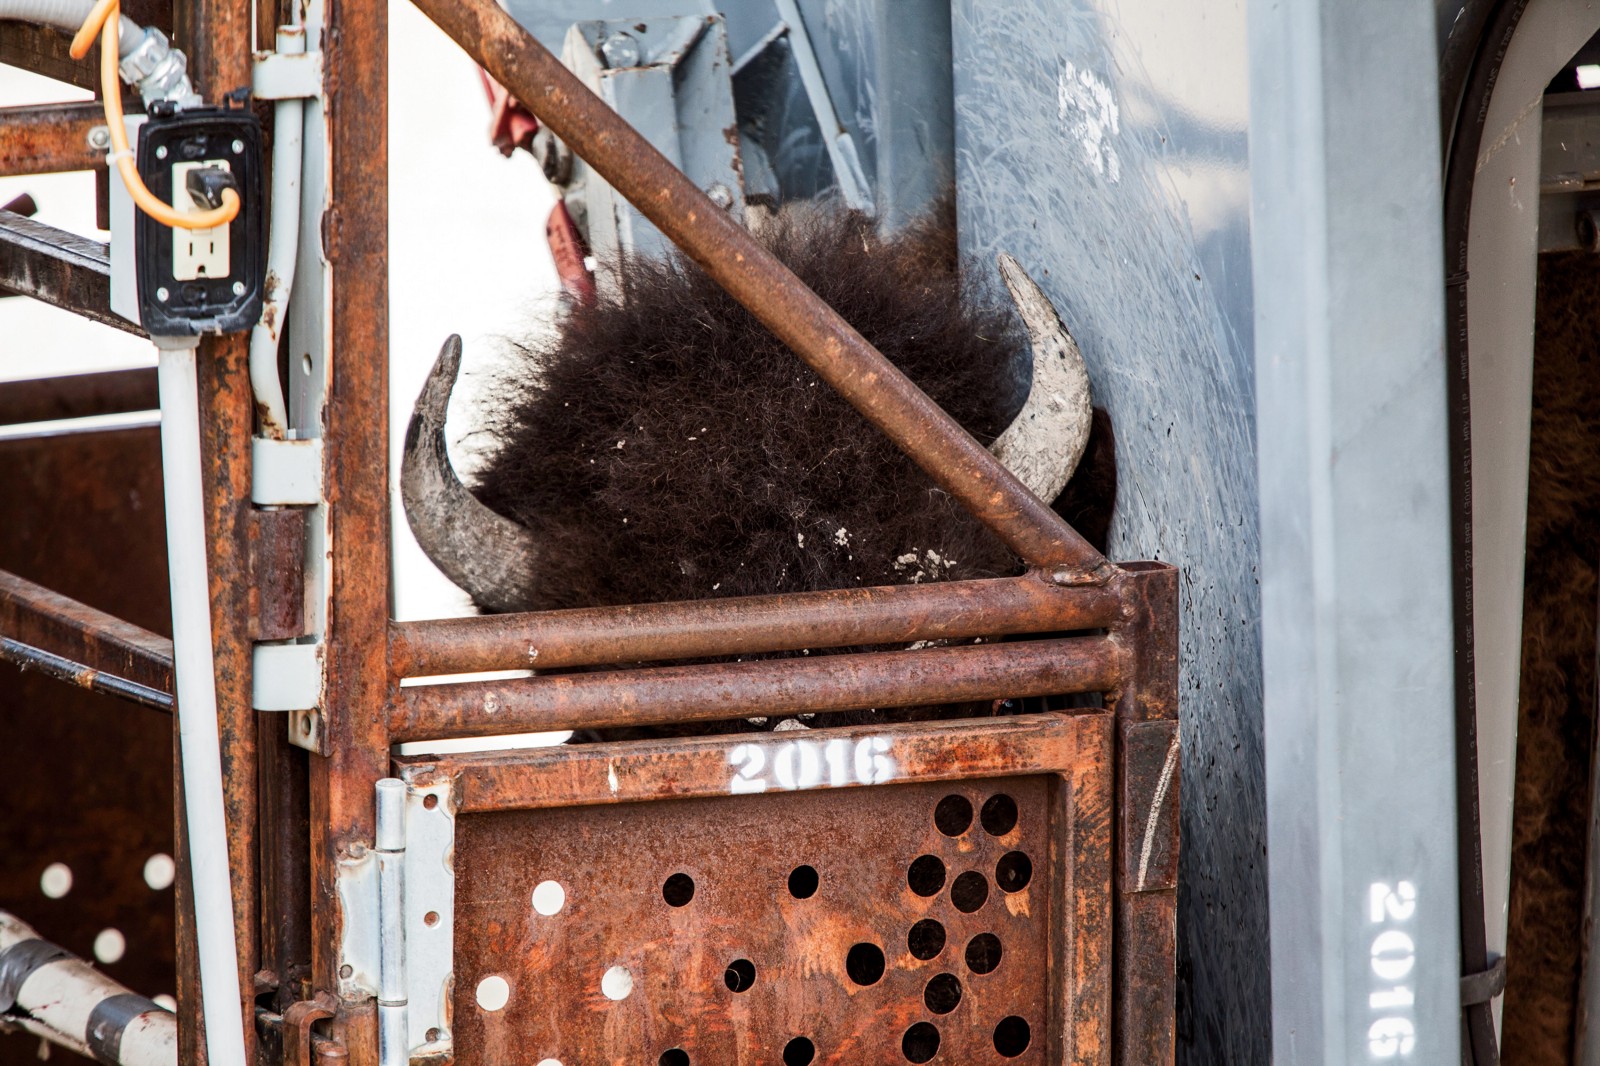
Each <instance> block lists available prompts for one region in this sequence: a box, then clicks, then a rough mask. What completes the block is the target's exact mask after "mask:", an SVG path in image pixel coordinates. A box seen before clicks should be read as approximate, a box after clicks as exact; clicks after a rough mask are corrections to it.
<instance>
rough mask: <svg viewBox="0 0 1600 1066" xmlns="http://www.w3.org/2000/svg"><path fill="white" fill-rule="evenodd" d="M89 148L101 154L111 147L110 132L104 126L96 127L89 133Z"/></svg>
mask: <svg viewBox="0 0 1600 1066" xmlns="http://www.w3.org/2000/svg"><path fill="white" fill-rule="evenodd" d="M89 147H90V148H93V149H94V150H95V151H97V152H103V151H105V150H106V149H107V148H110V147H111V131H110V130H108V129H106V128H105V127H104V126H96V127H95V128H94V129H92V130H90V131H89Z"/></svg>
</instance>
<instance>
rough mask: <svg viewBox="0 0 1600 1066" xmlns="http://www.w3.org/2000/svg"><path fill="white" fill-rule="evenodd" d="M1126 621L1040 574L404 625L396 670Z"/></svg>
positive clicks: (1105, 598) (1105, 600) (545, 665)
mask: <svg viewBox="0 0 1600 1066" xmlns="http://www.w3.org/2000/svg"><path fill="white" fill-rule="evenodd" d="M1121 617H1122V596H1121V594H1120V592H1119V591H1118V588H1117V586H1116V585H1111V586H1104V585H1091V586H1085V587H1079V588H1062V587H1061V586H1058V585H1055V584H1054V583H1052V582H1051V581H1049V580H1048V579H1046V578H1044V577H1043V576H1041V575H1037V574H1025V575H1023V576H1021V577H1010V578H998V579H994V580H986V581H952V582H948V583H941V584H932V585H890V586H885V587H876V588H864V589H840V590H837V591H831V592H808V593H800V594H795V595H784V596H741V597H738V598H729V599H722V600H698V601H688V602H678V603H647V604H639V605H635V606H627V607H595V608H580V609H578V610H569V611H546V612H542V613H538V614H501V615H484V616H479V617H474V618H445V619H438V620H434V621H426V622H397V623H394V624H393V625H391V626H390V630H389V641H390V644H389V648H390V651H389V661H390V669H391V671H392V672H393V674H394V676H396V677H426V676H428V675H430V674H456V673H469V672H471V671H476V670H517V669H552V670H554V669H563V668H567V667H573V666H600V665H607V664H613V663H637V662H659V661H664V660H670V659H698V658H710V657H717V656H725V655H747V654H751V653H755V652H773V651H799V650H800V649H802V648H840V647H852V646H855V645H866V644H906V643H910V642H912V641H917V640H964V639H968V638H971V637H990V636H993V637H999V636H1010V635H1012V634H1017V633H1052V632H1068V631H1071V630H1080V629H1101V628H1105V627H1108V626H1111V625H1114V624H1115V623H1116V622H1117V621H1118V620H1120V619H1121Z"/></svg>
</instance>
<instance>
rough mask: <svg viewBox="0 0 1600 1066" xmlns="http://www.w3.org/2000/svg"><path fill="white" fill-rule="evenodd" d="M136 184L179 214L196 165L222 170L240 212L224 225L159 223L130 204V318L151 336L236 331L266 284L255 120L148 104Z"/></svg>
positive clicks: (187, 210) (248, 319) (252, 315)
mask: <svg viewBox="0 0 1600 1066" xmlns="http://www.w3.org/2000/svg"><path fill="white" fill-rule="evenodd" d="M135 158H136V159H137V162H138V167H139V174H140V175H141V176H142V177H143V178H144V183H145V185H146V186H147V187H148V188H149V189H150V191H151V192H152V193H154V194H155V196H156V197H157V198H158V199H160V200H161V201H163V202H164V203H169V204H172V205H173V207H174V208H175V209H176V210H177V211H178V212H179V213H182V214H192V213H194V212H196V211H199V210H201V208H200V207H199V206H198V205H197V204H195V203H194V201H193V198H192V197H191V196H190V193H189V184H190V179H191V177H192V176H194V175H195V174H196V173H197V172H211V173H212V174H215V172H216V171H219V170H220V171H226V172H227V174H228V175H231V182H232V184H233V185H234V187H235V188H236V189H237V191H238V193H239V201H240V206H239V213H238V215H237V216H235V217H234V219H233V221H232V222H230V223H228V224H227V225H226V226H218V227H214V228H212V229H205V230H190V229H183V228H181V227H168V226H165V225H163V224H161V223H160V222H157V221H156V220H155V219H153V218H151V217H150V216H149V215H146V214H144V213H143V212H139V214H138V218H137V220H136V222H135V225H134V233H135V241H134V244H135V248H134V258H135V260H136V274H137V277H138V292H139V321H140V324H141V325H143V326H144V328H145V331H146V332H148V333H149V334H150V335H151V336H153V337H181V336H195V335H198V334H201V333H237V332H240V331H242V330H247V329H249V328H251V327H252V326H254V325H255V323H256V320H257V319H259V318H260V317H261V304H262V299H263V296H264V293H265V288H266V267H267V247H266V213H265V207H266V205H265V203H264V201H265V194H264V182H263V175H262V169H263V167H262V148H261V125H260V123H259V122H257V120H256V117H255V116H254V115H253V114H251V113H250V112H249V111H248V110H243V109H231V108H188V109H185V110H183V111H178V112H176V113H166V114H162V113H157V114H154V115H151V116H150V118H149V120H148V121H146V122H145V123H144V125H143V126H141V127H140V128H139V148H138V152H137V154H136V157H135Z"/></svg>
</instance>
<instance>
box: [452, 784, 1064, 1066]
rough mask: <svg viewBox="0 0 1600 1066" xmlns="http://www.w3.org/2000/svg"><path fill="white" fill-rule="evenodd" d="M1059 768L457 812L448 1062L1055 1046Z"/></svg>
mask: <svg viewBox="0 0 1600 1066" xmlns="http://www.w3.org/2000/svg"><path fill="white" fill-rule="evenodd" d="M1062 780H1063V779H1061V778H1057V777H1053V776H1049V775H1038V776H1032V777H1023V778H1001V779H992V780H977V781H957V782H942V783H941V782H934V783H928V784H915V785H893V786H884V787H878V788H869V789H846V790H828V789H824V790H818V791H809V792H794V793H779V794H773V793H765V794H760V795H753V796H735V797H723V798H711V799H689V800H673V801H665V802H654V803H642V804H623V805H616V806H606V807H594V806H586V807H568V808H557V809H548V810H532V811H503V812H492V813H479V814H470V815H466V816H464V817H462V818H461V819H460V821H459V823H458V831H457V834H458V835H457V842H456V845H457V846H456V856H455V868H456V914H455V921H456V926H455V933H456V937H455V938H456V966H455V975H456V984H455V1018H454V1021H455V1040H456V1049H457V1057H458V1061H461V1062H473V1063H478V1062H483V1063H491V1062H492V1063H509V1062H528V1063H540V1062H544V1061H545V1060H552V1059H553V1060H555V1061H556V1062H560V1063H562V1064H564V1066H580V1064H583V1066H588V1064H595V1063H619V1064H620V1063H629V1064H639V1063H645V1064H655V1063H660V1064H662V1066H689V1064H695V1063H699V1064H708V1066H709V1064H717V1066H725V1064H731V1063H740V1064H743V1063H779V1062H782V1063H784V1064H786V1066H793V1064H796V1063H801V1064H803V1063H811V1062H816V1063H857V1064H859V1063H900V1062H907V1061H909V1062H930V1061H933V1062H947V1063H958V1062H959V1063H986V1062H995V1063H1003V1062H1017V1063H1040V1062H1047V1061H1053V1059H1052V1058H1051V1053H1052V1047H1053V1045H1054V1044H1055V1043H1056V1042H1057V1041H1056V1039H1055V1038H1054V1037H1053V1036H1052V1035H1051V1033H1050V1031H1049V1019H1050V1018H1051V1017H1052V1016H1054V1017H1071V1009H1070V1005H1067V1004H1063V1007H1065V1012H1064V1013H1062V1012H1060V1011H1059V1009H1058V1010H1057V1012H1055V1013H1053V1010H1052V1008H1051V1006H1050V1002H1051V992H1050V989H1051V988H1052V978H1053V977H1054V976H1055V975H1056V974H1057V972H1058V971H1059V970H1060V969H1061V960H1062V959H1064V958H1065V957H1066V955H1065V951H1064V948H1065V938H1064V937H1063V936H1062V935H1060V930H1059V929H1058V926H1059V925H1061V924H1062V923H1061V922H1060V920H1059V918H1057V917H1055V915H1058V914H1059V913H1060V911H1059V910H1058V908H1059V906H1060V902H1059V901H1061V900H1063V899H1066V898H1069V897H1070V888H1069V885H1070V881H1071V875H1072V867H1071V863H1070V861H1066V862H1063V861H1062V858H1061V856H1062V855H1063V854H1066V853H1070V848H1062V846H1061V840H1062V836H1063V826H1064V825H1065V824H1066V821H1067V819H1068V818H1069V817H1070V814H1069V806H1068V805H1065V804H1067V797H1066V796H1065V793H1066V791H1067V790H1066V789H1064V788H1063V787H1062V786H1061V784H1060V782H1061V781H1062ZM1052 842H1055V844H1056V858H1055V860H1054V861H1052ZM552 883H553V885H557V886H559V891H558V890H557V889H556V888H554V887H552ZM541 886H542V887H541ZM542 912H552V913H542ZM495 978H499V979H501V980H503V981H504V982H505V985H504V986H503V987H502V986H500V985H499V983H498V982H497V981H495V980H494V979H495ZM485 982H487V983H485ZM480 986H482V988H483V990H484V996H483V997H482V998H483V1000H484V1002H486V1003H487V1004H489V1005H490V1006H493V1005H495V1004H496V1003H497V1002H498V1000H497V999H496V998H495V996H494V995H493V993H496V992H504V993H505V994H506V998H505V1002H504V1005H503V1006H502V1007H500V1008H499V1009H494V1010H490V1009H485V1007H484V1006H483V1005H480V996H479V989H480Z"/></svg>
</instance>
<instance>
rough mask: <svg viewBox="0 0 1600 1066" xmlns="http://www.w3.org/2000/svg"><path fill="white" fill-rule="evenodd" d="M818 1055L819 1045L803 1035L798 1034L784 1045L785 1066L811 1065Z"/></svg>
mask: <svg viewBox="0 0 1600 1066" xmlns="http://www.w3.org/2000/svg"><path fill="white" fill-rule="evenodd" d="M816 1057H817V1047H816V1045H815V1044H813V1043H812V1042H811V1041H809V1040H807V1039H806V1038H805V1037H803V1036H797V1037H795V1038H794V1039H793V1040H791V1041H789V1042H788V1043H787V1044H785V1045H784V1046H783V1066H811V1060H812V1059H814V1058H816Z"/></svg>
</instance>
